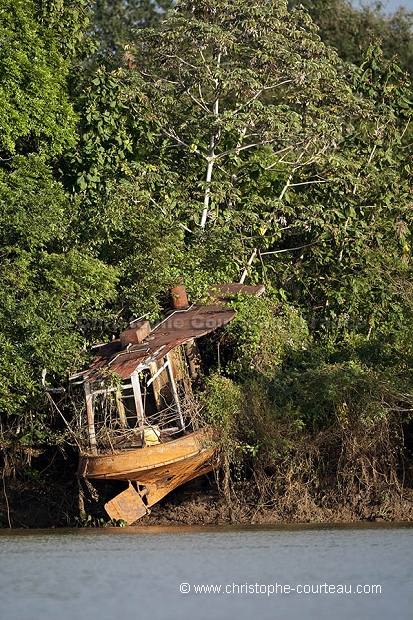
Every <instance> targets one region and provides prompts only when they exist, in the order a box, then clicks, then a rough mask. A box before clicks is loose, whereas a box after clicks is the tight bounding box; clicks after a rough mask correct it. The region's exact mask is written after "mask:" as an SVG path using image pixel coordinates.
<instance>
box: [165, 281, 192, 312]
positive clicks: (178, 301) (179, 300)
mask: <svg viewBox="0 0 413 620" xmlns="http://www.w3.org/2000/svg"><path fill="white" fill-rule="evenodd" d="M169 303H170V304H171V308H172V309H173V310H185V309H186V308H189V303H188V297H187V296H186V290H185V287H184V286H174V287H173V288H171V290H170V292H169Z"/></svg>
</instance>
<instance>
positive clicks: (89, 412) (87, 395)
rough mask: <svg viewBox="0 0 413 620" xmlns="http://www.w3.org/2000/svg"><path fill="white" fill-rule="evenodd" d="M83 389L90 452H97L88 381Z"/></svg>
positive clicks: (91, 397)
mask: <svg viewBox="0 0 413 620" xmlns="http://www.w3.org/2000/svg"><path fill="white" fill-rule="evenodd" d="M84 390H85V401H86V413H87V424H88V429H89V444H90V451H91V452H92V454H97V453H98V449H97V445H96V431H95V414H94V411H93V396H92V394H91V393H90V383H89V381H85V383H84Z"/></svg>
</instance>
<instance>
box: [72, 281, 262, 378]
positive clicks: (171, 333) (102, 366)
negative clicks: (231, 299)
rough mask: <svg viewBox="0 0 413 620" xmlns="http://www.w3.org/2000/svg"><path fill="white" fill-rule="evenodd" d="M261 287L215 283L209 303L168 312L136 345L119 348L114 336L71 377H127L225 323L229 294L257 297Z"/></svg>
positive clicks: (231, 312)
mask: <svg viewBox="0 0 413 620" xmlns="http://www.w3.org/2000/svg"><path fill="white" fill-rule="evenodd" d="M264 288H265V287H264V286H262V285H260V286H247V285H242V284H235V283H234V284H220V285H215V286H214V287H212V288H211V289H210V291H209V293H210V295H211V299H212V301H211V303H210V304H208V305H202V304H198V303H197V304H193V305H192V306H190V307H189V308H187V309H184V310H174V311H172V312H170V313H169V314H168V315H167V316H166V317H165V318H164V319H163V320H162V321H160V322H159V323H157V324H156V325H154V326H153V327H152V331H151V333H150V334H149V336H147V337H146V338H145V339H144V340H143V342H141V343H140V344H135V345H131V346H130V345H129V346H128V347H127V348H126V349H122V346H121V342H120V339H117V340H113V341H112V342H109V343H107V344H104V345H102V346H101V347H100V348H99V351H98V355H97V357H96V358H95V360H94V361H93V362H92V364H91V365H90V367H89V368H88V369H86V370H85V371H84V372H83V373H79V374H77V375H74V376H73V379H74V378H80V376H82V377H83V378H82V379H81V380H80V382H83V381H89V382H93V381H98V380H102V379H104V378H105V377H106V376H108V375H109V373H110V372H113V373H115V374H116V375H118V376H119V377H121V378H122V379H129V377H130V376H131V375H132V374H133V373H134V372H135V371H140V370H143V369H144V368H147V367H148V366H149V364H150V363H151V362H155V361H157V360H160V359H162V358H163V357H165V355H167V353H169V352H170V351H172V349H175V348H176V347H178V346H180V345H182V344H185V342H188V340H191V339H192V338H200V337H201V336H205V335H206V334H209V333H210V332H213V331H215V330H216V329H218V328H219V327H221V326H223V325H226V324H227V323H229V322H230V321H231V320H232V319H233V318H234V316H235V314H236V313H235V310H232V309H231V308H228V307H225V306H224V305H223V303H224V302H225V300H226V299H227V298H228V296H229V295H234V294H236V293H246V294H250V295H255V296H258V295H261V294H262V293H263V292H264Z"/></svg>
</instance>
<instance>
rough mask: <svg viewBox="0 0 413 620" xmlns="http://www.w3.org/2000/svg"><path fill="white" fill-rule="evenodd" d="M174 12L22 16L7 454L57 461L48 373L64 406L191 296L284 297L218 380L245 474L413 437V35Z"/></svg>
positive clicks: (124, 6) (230, 340)
mask: <svg viewBox="0 0 413 620" xmlns="http://www.w3.org/2000/svg"><path fill="white" fill-rule="evenodd" d="M171 4H172V3H170V2H166V1H165V2H157V3H153V2H141V3H133V2H126V3H125V2H115V1H113V2H109V1H103V0H102V1H99V2H98V1H96V2H90V3H87V2H86V1H85V0H49V1H44V0H30V1H25V2H23V1H20V0H13V1H11V0H0V15H1V20H0V24H1V25H0V32H1V40H2V45H1V47H0V75H1V79H0V141H1V146H0V213H1V218H0V238H1V253H0V273H1V282H2V289H1V295H0V356H1V365H0V415H1V429H0V430H1V433H2V437H1V438H0V439H1V441H2V446H6V445H7V446H11V445H13V446H15V445H16V443H19V442H20V443H21V444H25V445H26V444H30V445H34V444H35V443H36V442H41V441H46V440H48V437H49V435H50V433H51V432H52V428H53V423H51V422H50V419H49V418H47V417H46V414H47V411H48V409H47V403H46V401H45V400H44V396H43V395H42V392H41V385H40V376H41V371H42V369H43V368H46V369H47V371H48V373H49V375H48V380H49V381H51V382H53V383H56V384H58V383H65V381H66V379H67V376H68V373H69V372H71V371H73V370H76V369H77V368H78V367H79V366H80V365H81V363H82V361H81V359H82V356H83V355H84V351H85V349H86V348H87V346H88V345H90V344H91V342H92V340H93V339H95V338H97V337H99V338H110V337H111V336H112V333H113V332H116V330H118V329H119V327H121V326H122V325H123V324H124V322H125V321H126V320H128V319H129V318H130V317H131V316H132V315H134V316H136V315H148V316H149V317H156V316H159V314H160V313H161V310H162V305H163V303H164V299H165V293H166V291H167V289H168V288H169V287H170V286H172V285H176V284H179V283H182V282H184V283H185V285H186V287H187V290H188V292H189V295H190V297H191V298H192V299H193V300H195V299H197V298H199V297H200V296H201V295H202V294H204V293H205V291H206V289H207V288H208V287H209V286H210V285H211V284H212V283H214V282H230V281H240V280H242V281H245V282H251V283H255V282H264V283H265V284H266V287H267V297H266V298H262V299H258V300H253V301H251V300H248V299H247V300H246V299H242V297H240V298H237V299H234V300H232V302H231V303H233V304H234V307H236V309H237V310H238V315H237V318H236V320H235V321H234V322H233V323H232V324H231V325H230V326H229V327H228V328H227V330H226V331H224V333H222V334H219V338H220V351H221V358H220V359H219V363H218V364H216V368H213V367H212V366H213V365H211V369H210V371H211V372H210V377H209V379H208V380H207V389H206V392H205V398H206V412H207V415H209V417H210V419H212V420H213V421H215V422H216V423H218V424H220V425H221V427H222V428H224V429H226V430H225V433H224V434H225V439H226V443H227V445H230V446H231V450H230V451H229V452H228V451H227V453H226V458H227V465H229V461H232V462H236V461H237V459H238V456H237V454H241V455H242V459H241V460H243V463H244V464H245V463H246V462H247V461H248V459H249V458H250V457H254V459H255V462H256V463H258V462H259V463H261V465H262V467H263V468H264V469H265V468H268V467H271V466H273V465H274V463H276V462H279V460H280V459H281V460H282V459H283V458H286V455H291V453H292V451H293V448H292V446H293V445H297V444H294V442H297V441H300V437H304V435H305V434H306V433H307V435H305V436H306V437H309V436H310V434H311V433H314V432H316V431H323V432H324V431H326V430H327V429H331V428H335V429H341V431H342V432H343V436H344V434H346V433H347V435H346V436H349V435H348V433H349V429H350V426H351V428H353V427H354V428H355V427H357V428H362V429H369V430H368V432H372V431H371V429H372V428H378V426H375V425H380V424H381V425H383V424H384V422H383V420H385V421H386V424H388V427H389V428H392V429H393V430H394V429H395V428H396V427H397V429H398V428H399V425H400V424H404V425H405V428H407V424H408V422H409V419H410V417H409V416H410V411H411V402H412V396H411V394H412V393H413V383H412V379H411V368H412V365H413V348H412V345H411V342H412V328H413V312H412V311H413V287H412V284H411V282H412V275H413V274H412V263H411V248H412V247H413V246H412V243H413V241H412V238H411V237H412V231H413V222H412V198H411V196H412V163H411V154H410V143H411V139H412V130H411V120H412V112H413V103H412V89H411V84H410V82H409V79H408V73H407V72H406V69H408V70H410V64H411V56H412V53H413V52H412V50H413V36H412V34H411V16H410V15H409V14H407V13H403V12H399V13H398V14H397V15H395V16H393V17H390V18H387V17H385V16H384V15H383V14H382V13H380V12H377V11H373V10H370V9H361V10H355V9H353V8H351V6H350V5H349V4H348V3H347V2H346V1H345V0H335V1H334V2H333V0H331V2H329V3H328V6H327V7H326V3H319V2H315V1H314V2H303V3H302V4H304V8H303V7H299V6H298V3H295V2H290V3H287V2H286V1H283V0H271V1H269V2H268V1H266V0H256V1H255V2H249V1H248V0H233V1H231V2H229V0H199V1H197V2H191V1H189V0H188V1H180V2H178V3H177V4H176V7H175V9H174V10H172V11H171V12H170V13H169V12H168V11H169V9H170V8H171ZM321 8H322V9H323V10H321ZM306 9H308V11H309V12H307V10H306ZM310 15H312V16H313V18H314V22H316V23H314V22H313V21H312V19H311V17H310ZM343 20H344V21H343ZM316 24H318V26H319V27H320V29H319V28H318V27H317V25H316ZM343 24H345V26H346V27H345V28H344V27H343ZM370 31H371V32H372V38H371V41H369V36H370V35H369V34H368V33H369V32H370ZM395 33H396V34H397V36H395ZM378 39H381V41H382V46H381V47H380V45H379V42H378ZM330 44H331V45H333V46H334V47H335V48H336V49H337V52H336V51H335V50H334V49H333V48H332V47H330ZM360 45H361V47H360ZM395 54H398V56H399V59H397V58H396V57H394V55H395ZM97 326H98V327H97ZM33 420H35V422H33ZM380 428H382V426H380ZM34 430H36V433H35V432H34ZM366 432H367V431H366ZM383 432H384V431H383ZM380 433H381V431H380ZM377 436H378V435H377ZM383 436H384V435H383V434H380V437H383ZM386 437H387V443H386V446H390V445H394V444H392V443H391V442H396V443H397V441H399V444H398V448H397V449H398V455H402V452H403V446H402V444H401V443H400V442H401V440H400V436H399V435H398V431H397V432H396V431H394V432H392V433H390V432H389V434H388V435H386ZM230 438H231V440H230ZM378 445H379V444H377V446H378ZM380 445H384V443H383V444H380ZM377 450H379V447H377ZM277 459H278V461H277ZM227 471H228V468H227Z"/></svg>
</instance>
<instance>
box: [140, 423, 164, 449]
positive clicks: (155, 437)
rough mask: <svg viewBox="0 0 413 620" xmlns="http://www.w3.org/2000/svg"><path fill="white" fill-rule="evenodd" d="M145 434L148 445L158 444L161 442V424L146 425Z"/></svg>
mask: <svg viewBox="0 0 413 620" xmlns="http://www.w3.org/2000/svg"><path fill="white" fill-rule="evenodd" d="M143 434H144V436H145V444H146V445H147V446H156V445H157V444H158V443H160V441H159V438H160V436H161V431H160V430H159V426H145V427H144V429H143Z"/></svg>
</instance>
